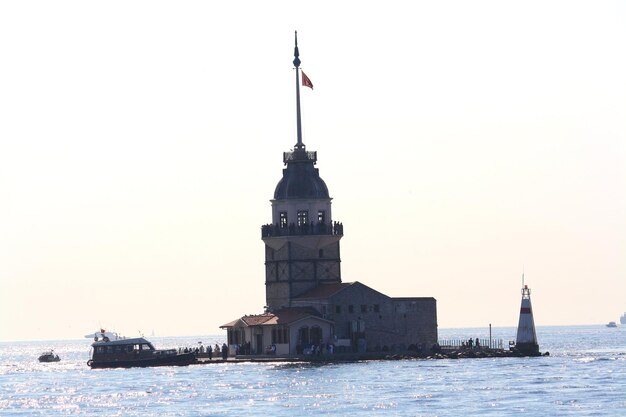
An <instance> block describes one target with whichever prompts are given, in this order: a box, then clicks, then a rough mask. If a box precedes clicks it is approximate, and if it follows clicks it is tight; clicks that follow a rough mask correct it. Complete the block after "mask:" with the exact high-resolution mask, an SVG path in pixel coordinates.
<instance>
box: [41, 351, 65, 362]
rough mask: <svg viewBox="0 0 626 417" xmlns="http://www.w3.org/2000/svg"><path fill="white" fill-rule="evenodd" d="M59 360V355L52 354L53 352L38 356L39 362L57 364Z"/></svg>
mask: <svg viewBox="0 0 626 417" xmlns="http://www.w3.org/2000/svg"><path fill="white" fill-rule="evenodd" d="M60 360H61V358H59V355H57V354H56V353H54V350H51V351H48V352H44V353H42V354H41V355H39V362H58V361H60Z"/></svg>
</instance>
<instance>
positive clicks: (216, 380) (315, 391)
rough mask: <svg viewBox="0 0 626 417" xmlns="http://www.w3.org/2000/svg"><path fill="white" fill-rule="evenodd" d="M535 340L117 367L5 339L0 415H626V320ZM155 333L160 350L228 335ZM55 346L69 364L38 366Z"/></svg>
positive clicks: (559, 330) (73, 346) (473, 333)
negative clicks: (522, 344)
mask: <svg viewBox="0 0 626 417" xmlns="http://www.w3.org/2000/svg"><path fill="white" fill-rule="evenodd" d="M488 332H489V330H488V329H486V328H472V329H467V328H464V329H440V330H439V336H440V338H441V339H465V340H466V339H469V338H470V337H472V338H476V337H479V338H481V339H483V338H485V337H487V338H488V337H489V333H488ZM537 337H538V340H539V345H540V350H541V351H542V352H549V353H550V356H543V357H535V358H482V359H477V358H474V359H469V358H466V359H437V360H435V359H425V360H416V359H407V360H377V361H363V362H354V363H331V364H303V363H226V364H209V365H196V366H185V367H159V368H144V369H142V368H132V369H111V370H92V369H90V368H89V367H88V366H87V364H86V362H87V360H88V359H89V354H90V352H89V351H90V343H91V341H90V340H87V339H77V340H57V341H28V342H0V416H46V417H53V416H124V417H127V416H142V417H147V416H194V417H196V416H272V417H274V416H371V415H388V416H468V415H470V416H513V415H515V416H517V415H524V416H626V326H620V327H617V328H607V327H606V326H604V325H595V326H556V327H552V326H550V327H542V326H540V327H537ZM492 338H493V339H502V340H504V341H505V345H508V341H509V340H513V339H514V338H515V328H512V327H511V328H508V327H502V328H493V329H492ZM149 339H150V340H151V341H152V342H153V343H154V344H155V345H156V347H157V348H172V347H195V346H198V345H199V342H202V343H203V344H205V345H206V344H208V343H211V344H212V345H214V344H215V343H220V344H221V343H222V342H223V341H224V340H223V336H193V337H175V338H172V337H151V338H149ZM49 349H54V351H55V352H56V353H58V354H59V356H60V357H61V361H60V362H57V363H39V362H38V361H37V357H38V356H39V354H40V353H41V352H43V351H45V350H49Z"/></svg>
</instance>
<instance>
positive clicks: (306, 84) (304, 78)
mask: <svg viewBox="0 0 626 417" xmlns="http://www.w3.org/2000/svg"><path fill="white" fill-rule="evenodd" d="M300 72H301V73H302V86H303V87H309V88H310V89H311V90H313V83H312V82H311V80H310V79H309V77H307V76H306V74H305V73H304V71H302V70H301V71H300Z"/></svg>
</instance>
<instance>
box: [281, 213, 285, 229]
mask: <svg viewBox="0 0 626 417" xmlns="http://www.w3.org/2000/svg"><path fill="white" fill-rule="evenodd" d="M286 227H287V212H286V211H281V212H280V228H281V229H284V228H286Z"/></svg>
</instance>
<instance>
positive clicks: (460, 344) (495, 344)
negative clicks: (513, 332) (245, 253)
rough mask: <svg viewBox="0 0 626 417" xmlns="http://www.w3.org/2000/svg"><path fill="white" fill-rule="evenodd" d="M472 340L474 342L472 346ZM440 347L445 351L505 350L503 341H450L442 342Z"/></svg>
mask: <svg viewBox="0 0 626 417" xmlns="http://www.w3.org/2000/svg"><path fill="white" fill-rule="evenodd" d="M470 340H472V342H471V344H470ZM439 346H440V347H441V349H444V350H481V349H504V344H503V342H502V339H491V340H489V339H478V343H476V339H468V340H464V339H448V340H440V341H439Z"/></svg>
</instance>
